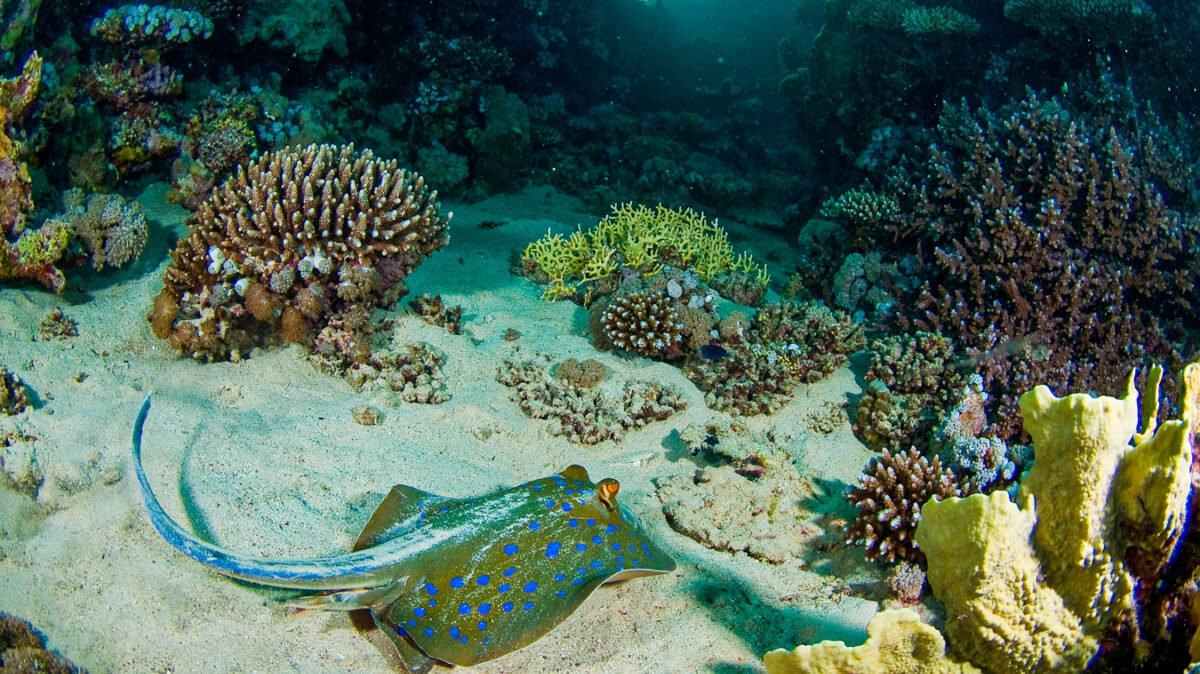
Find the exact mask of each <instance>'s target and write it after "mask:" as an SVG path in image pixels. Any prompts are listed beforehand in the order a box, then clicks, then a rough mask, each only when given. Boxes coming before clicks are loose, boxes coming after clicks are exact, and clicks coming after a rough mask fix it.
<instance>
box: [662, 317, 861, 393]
mask: <svg viewBox="0 0 1200 674" xmlns="http://www.w3.org/2000/svg"><path fill="white" fill-rule="evenodd" d="M732 316H733V315H731V317H732ZM719 334H720V335H721V337H722V343H721V346H722V347H723V348H724V349H725V350H726V354H725V355H724V357H722V358H720V359H717V360H706V359H700V360H693V361H690V362H688V363H686V364H685V365H684V367H683V373H684V375H685V376H687V378H688V379H690V380H692V381H693V382H695V383H696V385H697V386H699V387H700V388H701V390H703V391H705V396H704V399H705V402H706V403H707V404H708V406H709V407H711V408H713V409H715V410H720V411H724V412H728V413H730V414H734V415H755V414H770V413H772V412H774V411H775V410H777V409H779V408H780V407H782V406H783V405H784V404H786V403H787V401H788V400H790V398H791V393H792V391H793V390H794V389H795V387H796V385H797V384H799V383H807V384H813V383H816V382H818V381H820V380H821V379H823V378H824V377H826V376H828V375H829V374H830V373H832V372H833V371H834V370H835V369H837V368H838V367H839V366H841V365H842V363H844V362H845V361H846V356H847V355H849V354H851V353H854V352H855V351H857V350H859V349H861V348H862V347H863V346H864V345H865V344H866V340H865V337H864V336H863V329H862V326H859V325H856V324H855V323H853V322H852V321H851V320H850V317H849V316H847V315H846V314H844V313H842V312H840V311H834V310H830V309H829V308H827V307H825V306H824V305H821V304H817V303H813V302H807V303H805V302H790V301H783V302H779V303H777V304H770V305H768V306H766V307H763V308H762V309H761V310H759V312H758V314H757V315H756V316H755V318H754V320H753V321H748V322H746V323H742V322H741V321H735V322H734V324H731V323H730V322H729V320H728V319H727V321H726V322H725V323H724V324H723V325H722V328H720V329H719Z"/></svg>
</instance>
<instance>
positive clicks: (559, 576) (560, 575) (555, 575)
mask: <svg viewBox="0 0 1200 674" xmlns="http://www.w3.org/2000/svg"><path fill="white" fill-rule="evenodd" d="M566 579H567V577H566V576H564V575H562V574H561V573H556V574H554V580H566Z"/></svg>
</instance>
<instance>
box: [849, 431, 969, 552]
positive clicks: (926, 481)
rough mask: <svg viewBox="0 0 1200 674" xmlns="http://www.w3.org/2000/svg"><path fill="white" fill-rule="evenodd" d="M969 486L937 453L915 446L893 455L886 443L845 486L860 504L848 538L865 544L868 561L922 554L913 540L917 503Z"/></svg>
mask: <svg viewBox="0 0 1200 674" xmlns="http://www.w3.org/2000/svg"><path fill="white" fill-rule="evenodd" d="M973 491H974V489H973V487H972V486H971V485H970V484H967V483H964V481H963V480H962V479H961V478H959V477H958V476H956V475H955V474H954V473H953V472H951V471H950V470H948V469H946V468H943V467H942V462H941V460H940V459H938V458H937V457H936V456H935V457H934V458H933V460H932V461H931V460H929V459H927V458H925V457H924V456H921V453H920V452H918V451H917V450H916V449H914V448H910V449H909V450H908V451H907V452H896V454H895V455H892V454H891V453H889V452H888V450H886V449H885V450H883V456H879V457H875V458H873V459H871V461H870V463H868V464H867V468H866V470H865V471H864V472H863V475H861V476H860V477H859V478H858V484H857V485H854V486H853V487H850V489H849V491H847V492H846V500H848V501H849V502H850V503H851V504H852V505H854V507H855V508H856V509H857V510H858V513H857V514H856V515H855V516H854V521H853V522H852V523H851V524H850V528H849V529H848V530H847V531H846V544H847V545H861V546H863V547H865V548H866V553H865V554H866V558H867V561H872V562H874V561H883V562H894V561H897V560H901V559H908V560H921V559H922V554H921V551H920V550H918V546H917V545H916V544H915V543H914V541H913V532H915V531H916V529H917V525H918V524H920V522H921V505H922V504H923V503H926V502H927V501H929V500H930V499H945V498H948V497H951V496H965V495H967V494H970V493H971V492H973Z"/></svg>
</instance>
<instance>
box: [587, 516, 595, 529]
mask: <svg viewBox="0 0 1200 674" xmlns="http://www.w3.org/2000/svg"><path fill="white" fill-rule="evenodd" d="M588 526H589V527H594V526H596V520H594V519H592V518H590V517H589V518H588Z"/></svg>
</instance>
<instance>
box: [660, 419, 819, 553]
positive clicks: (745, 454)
mask: <svg viewBox="0 0 1200 674" xmlns="http://www.w3.org/2000/svg"><path fill="white" fill-rule="evenodd" d="M680 437H681V438H682V439H683V440H684V442H687V443H688V444H689V446H691V447H692V448H693V452H694V453H696V454H704V455H705V457H707V458H709V459H715V460H716V461H717V462H719V463H720V464H721V465H715V466H708V467H704V468H701V469H699V470H697V471H696V472H695V474H693V475H676V476H674V477H669V478H659V479H656V480H655V481H654V483H655V487H656V488H657V492H658V499H659V501H661V502H662V504H663V513H664V514H665V515H666V517H667V522H668V523H669V524H670V525H671V528H673V529H675V530H676V531H678V532H679V533H681V534H683V535H685V536H688V537H689V538H692V539H695V540H696V541H697V542H699V543H700V544H702V545H704V546H706V547H709V548H712V549H713V550H720V551H724V552H745V553H746V554H747V555H749V556H751V557H753V558H754V559H758V560H761V561H764V562H767V563H769V564H783V563H784V562H787V561H788V560H790V559H793V558H795V557H798V556H799V555H800V554H801V552H802V551H803V550H804V549H805V548H806V544H807V543H808V542H809V541H811V540H812V539H813V538H815V537H816V536H818V535H819V534H820V530H819V529H818V527H817V526H816V525H815V524H813V522H814V520H815V519H816V515H815V514H813V513H811V512H809V511H808V510H806V509H805V508H804V507H803V505H802V503H803V502H804V501H805V500H807V499H810V498H812V497H813V496H814V495H815V493H816V492H815V489H814V485H813V483H812V480H811V479H809V478H804V477H801V476H800V474H799V473H798V472H797V471H796V467H795V466H794V465H793V464H792V458H791V455H790V454H788V452H787V451H786V450H785V449H784V445H785V444H786V442H787V439H786V438H780V437H777V436H775V435H774V434H773V433H770V432H767V433H752V432H751V431H749V430H748V429H747V428H746V427H745V426H742V425H741V424H737V423H736V422H735V423H734V424H731V425H729V426H726V427H724V428H716V427H712V426H689V427H688V428H686V429H684V430H683V431H681V432H680Z"/></svg>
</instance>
